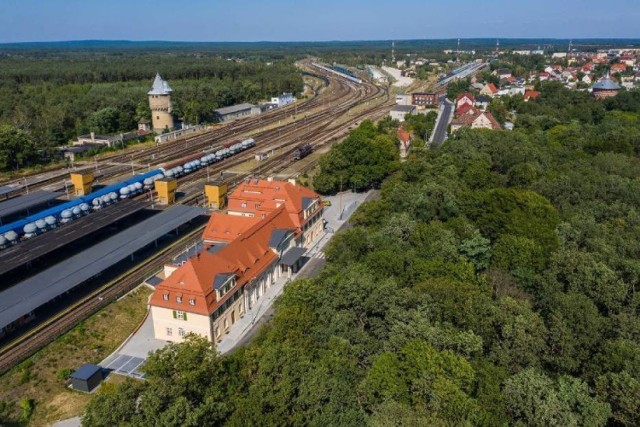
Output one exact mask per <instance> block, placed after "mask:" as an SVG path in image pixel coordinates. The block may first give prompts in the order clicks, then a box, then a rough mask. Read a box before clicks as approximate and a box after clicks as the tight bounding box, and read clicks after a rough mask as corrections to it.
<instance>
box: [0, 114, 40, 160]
mask: <svg viewBox="0 0 640 427" xmlns="http://www.w3.org/2000/svg"><path fill="white" fill-rule="evenodd" d="M37 154H38V153H37V148H36V145H35V143H34V141H33V139H32V138H31V136H30V135H29V134H28V133H27V132H25V131H22V130H20V129H16V128H14V127H11V126H7V125H1V126H0V169H1V170H5V171H8V170H11V169H15V170H17V169H19V168H21V167H24V166H27V165H28V164H30V163H31V162H34V161H36V160H37Z"/></svg>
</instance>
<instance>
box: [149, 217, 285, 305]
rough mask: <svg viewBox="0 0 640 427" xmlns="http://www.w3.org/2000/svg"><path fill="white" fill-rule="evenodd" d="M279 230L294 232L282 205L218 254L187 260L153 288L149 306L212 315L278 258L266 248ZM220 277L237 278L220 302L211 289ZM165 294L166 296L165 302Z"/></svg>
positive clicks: (198, 256) (204, 253)
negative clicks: (274, 233)
mask: <svg viewBox="0 0 640 427" xmlns="http://www.w3.org/2000/svg"><path fill="white" fill-rule="evenodd" d="M282 229H289V230H294V229H295V227H294V224H293V223H292V221H291V219H290V217H289V215H288V214H287V212H286V210H285V208H284V206H283V207H281V208H279V209H277V210H276V211H275V212H273V213H271V214H270V215H269V216H268V217H266V218H265V219H264V220H261V221H259V222H258V223H256V224H254V225H253V226H251V227H249V228H248V229H246V230H245V231H244V232H243V233H242V234H241V236H240V237H238V238H236V239H235V240H233V241H232V242H231V243H229V244H228V245H227V246H225V247H224V248H222V249H221V250H220V251H218V252H217V253H215V254H212V253H209V252H207V251H203V252H202V253H200V254H199V255H197V256H195V257H193V258H190V259H189V260H188V261H187V262H186V263H185V264H183V265H181V266H180V267H178V269H176V271H174V272H173V274H171V275H170V276H169V277H168V278H166V279H165V280H164V281H163V282H162V283H160V284H159V285H158V286H157V287H156V290H155V291H154V293H153V296H152V297H151V302H150V304H151V305H152V306H157V307H163V308H167V309H170V310H181V311H186V312H189V313H196V314H202V315H210V314H212V313H213V312H214V311H215V310H216V309H217V308H218V307H220V305H222V304H223V303H224V302H225V301H226V300H227V299H228V298H230V297H231V296H232V295H233V294H234V293H235V292H237V290H238V289H240V288H242V287H243V286H244V285H245V284H247V283H249V282H251V281H252V280H253V279H255V278H256V277H258V276H260V275H261V274H262V273H263V272H264V270H265V269H266V268H267V267H268V266H269V265H270V264H271V263H272V262H273V261H275V260H276V259H277V258H278V255H277V254H276V253H275V252H274V251H273V250H272V249H271V248H270V247H269V240H270V239H271V235H272V233H273V232H274V231H275V230H282ZM296 235H297V233H296ZM219 274H234V275H235V276H236V285H235V287H234V288H233V289H232V290H231V291H229V292H228V293H227V294H225V295H224V296H223V297H222V298H220V299H218V298H217V294H216V292H215V290H214V287H213V284H214V281H215V278H216V276H217V275H219ZM165 295H167V296H168V299H166V300H165V297H164V296H165ZM178 297H182V302H178V301H177V298H178ZM190 299H193V300H194V304H193V305H192V304H190V302H189V300H190Z"/></svg>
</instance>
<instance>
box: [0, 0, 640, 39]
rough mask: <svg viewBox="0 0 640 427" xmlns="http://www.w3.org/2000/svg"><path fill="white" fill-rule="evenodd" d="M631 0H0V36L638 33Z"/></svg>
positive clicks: (637, 1) (639, 3)
mask: <svg viewBox="0 0 640 427" xmlns="http://www.w3.org/2000/svg"><path fill="white" fill-rule="evenodd" d="M638 22H640V0H606V1H605V0H535V1H530V0H457V1H448V0H323V1H322V2H320V1H317V0H314V1H311V0H243V1H237V0H226V1H222V0H183V1H180V0H172V1H169V0H0V43H9V42H32V41H66V40H166V41H323V40H392V39H393V40H403V39H440V38H485V37H486V38H521V37H522V38H541V37H544V38H573V39H578V38H640V25H638Z"/></svg>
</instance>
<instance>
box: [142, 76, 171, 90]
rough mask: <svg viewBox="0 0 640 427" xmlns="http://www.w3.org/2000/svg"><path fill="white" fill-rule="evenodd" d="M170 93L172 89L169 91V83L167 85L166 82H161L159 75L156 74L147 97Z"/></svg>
mask: <svg viewBox="0 0 640 427" xmlns="http://www.w3.org/2000/svg"><path fill="white" fill-rule="evenodd" d="M171 92H173V89H171V86H169V83H167V82H166V80H163V79H162V77H160V73H158V74H156V78H155V80H154V81H153V87H152V88H151V90H150V91H149V93H148V94H149V95H169V94H170V93H171Z"/></svg>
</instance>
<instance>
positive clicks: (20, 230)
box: [0, 169, 162, 236]
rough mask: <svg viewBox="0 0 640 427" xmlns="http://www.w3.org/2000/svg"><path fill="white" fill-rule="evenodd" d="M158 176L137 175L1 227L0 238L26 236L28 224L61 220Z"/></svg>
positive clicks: (157, 170) (151, 173)
mask: <svg viewBox="0 0 640 427" xmlns="http://www.w3.org/2000/svg"><path fill="white" fill-rule="evenodd" d="M158 175H162V170H161V169H156V170H153V171H151V172H147V173H145V174H142V175H136V176H134V177H133V178H130V179H127V180H126V181H122V182H119V183H117V184H113V185H110V186H107V187H105V188H102V189H100V190H98V191H94V192H93V193H91V194H88V195H86V196H83V197H78V198H77V199H74V200H71V201H69V202H66V203H63V204H61V205H58V206H55V207H53V208H49V209H46V210H44V211H41V212H38V213H36V214H34V215H31V216H28V217H26V218H24V219H21V220H19V221H15V222H12V223H10V224H7V225H5V226H2V227H0V236H1V235H3V234H5V233H7V232H10V231H13V232H15V233H16V234H18V235H21V234H24V227H25V226H26V225H27V224H33V223H35V222H36V221H39V220H44V219H45V218H47V217H54V218H56V219H60V217H61V215H62V212H63V211H69V210H73V209H74V208H78V207H80V206H81V205H83V204H87V205H89V206H91V205H92V204H93V201H94V200H96V199H99V198H102V197H104V196H108V195H110V194H111V193H116V194H117V195H118V196H120V195H121V194H122V192H121V191H120V190H121V189H124V188H128V187H129V186H131V185H134V186H135V185H136V184H143V185H149V182H150V181H149V180H150V179H153V178H154V177H156V176H158ZM145 181H146V182H145ZM151 182H152V181H151Z"/></svg>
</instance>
